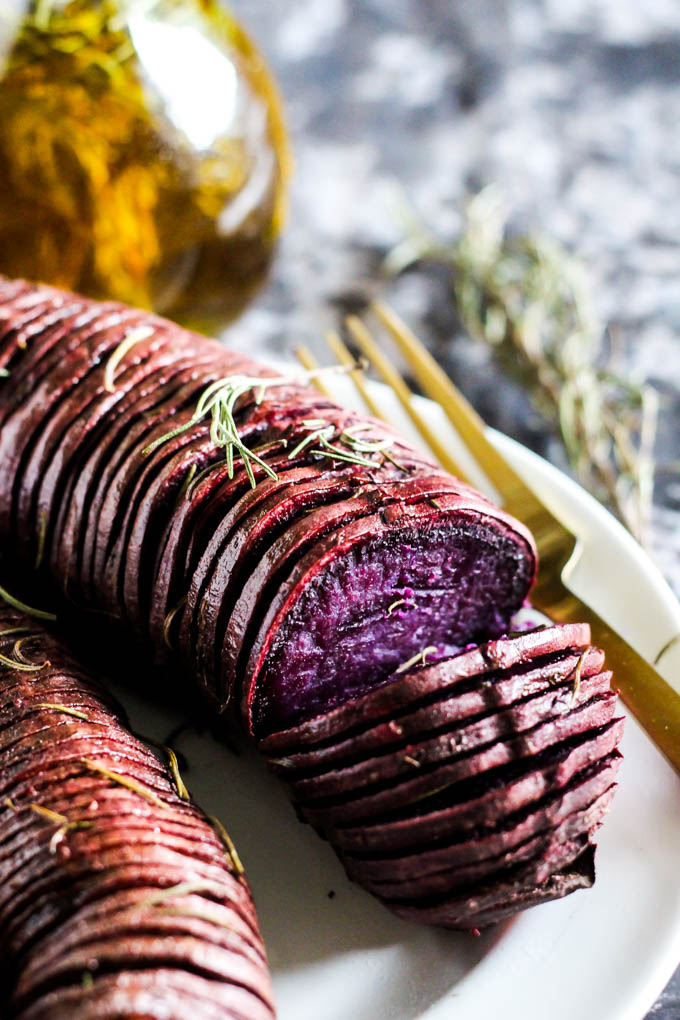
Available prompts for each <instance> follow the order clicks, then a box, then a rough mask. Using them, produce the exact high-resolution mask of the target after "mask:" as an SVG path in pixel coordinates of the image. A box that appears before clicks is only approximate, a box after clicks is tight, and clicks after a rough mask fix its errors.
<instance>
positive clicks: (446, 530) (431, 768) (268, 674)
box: [0, 281, 620, 927]
mask: <svg viewBox="0 0 680 1020" xmlns="http://www.w3.org/2000/svg"><path fill="white" fill-rule="evenodd" d="M0 315H1V316H2V317H3V319H4V327H3V329H2V331H0V367H4V368H5V369H6V370H7V372H8V373H9V375H8V377H7V379H6V380H4V382H3V381H0V536H2V538H4V539H5V540H8V541H9V542H11V546H12V548H13V549H14V550H16V552H17V555H18V556H19V557H20V558H21V559H22V560H23V561H24V562H26V563H29V564H35V563H36V562H37V563H38V564H39V565H40V570H41V571H42V572H43V573H44V574H48V575H49V576H50V578H51V580H52V581H54V582H56V583H57V585H58V586H59V587H60V588H61V590H62V591H63V593H64V594H65V595H66V596H67V597H68V599H70V600H71V602H72V603H76V604H81V605H83V606H88V607H95V608H97V609H99V610H104V611H106V612H108V613H109V614H112V615H113V616H114V617H115V618H116V619H117V620H119V621H120V622H122V623H123V624H124V625H125V626H127V628H128V629H129V630H130V631H133V632H135V634H136V635H137V637H138V638H139V639H140V640H141V641H142V642H144V643H145V644H146V645H147V646H148V647H150V648H151V649H152V650H153V654H154V656H155V658H156V661H157V662H158V663H159V664H173V665H174V664H175V663H178V662H181V664H182V667H183V670H184V672H185V674H186V675H187V676H188V677H190V678H191V680H192V681H193V683H194V684H195V685H197V686H198V688H200V690H201V691H202V692H203V694H204V696H205V698H206V699H207V701H208V703H210V704H212V706H213V708H214V710H215V711H217V712H220V713H221V712H224V711H225V710H226V709H228V708H234V709H239V710H240V716H241V720H242V724H243V726H244V728H245V729H246V731H247V732H248V733H249V734H250V735H251V737H252V738H253V739H254V740H255V741H256V742H257V743H258V745H259V746H260V747H261V748H262V750H263V753H264V754H265V755H266V756H267V758H268V759H269V760H270V761H271V764H272V768H274V769H275V770H276V771H278V772H280V773H282V774H283V775H284V778H285V779H286V780H287V781H289V782H290V783H291V791H292V794H293V798H294V800H295V802H296V805H297V810H298V813H299V814H300V816H301V817H302V818H303V819H305V820H307V821H309V822H310V823H312V824H313V825H314V826H315V827H316V828H317V829H318V830H319V831H320V832H321V833H322V834H323V835H324V836H326V837H328V838H329V839H330V841H331V842H332V844H333V846H334V848H335V849H336V850H337V852H338V853H339V854H340V856H341V858H342V860H343V861H344V863H345V866H346V868H347V871H348V873H349V874H350V875H351V877H353V878H354V879H355V880H357V881H359V882H361V883H362V884H364V885H365V886H366V887H367V888H369V889H370V890H371V891H372V892H373V893H375V894H376V895H378V896H380V898H381V899H383V900H384V901H385V902H386V904H387V905H388V906H389V907H390V908H391V909H393V910H396V911H397V912H398V913H401V914H403V915H405V916H410V917H417V918H419V919H422V920H425V921H427V922H431V923H440V924H445V925H449V926H453V927H473V926H479V925H481V924H484V923H490V922H491V921H492V920H494V919H496V918H497V917H501V916H504V914H506V913H508V912H511V911H512V910H515V909H519V908H521V907H523V906H525V905H529V904H530V903H532V902H538V901H540V900H542V899H549V898H552V897H554V896H559V895H563V894H564V893H565V892H568V891H570V890H571V889H574V888H578V887H580V886H584V885H588V884H590V883H591V882H592V879H593V866H592V855H593V847H592V842H591V836H592V833H593V832H594V830H595V828H596V827H597V825H598V824H599V823H600V821H601V818H602V815H603V813H604V811H605V809H606V806H607V804H608V802H609V799H610V798H611V791H612V790H613V784H614V777H615V772H616V765H617V752H616V749H615V746H616V742H617V740H618V737H619V735H620V723H619V722H615V721H613V711H614V701H615V698H614V696H613V695H612V694H611V693H609V676H608V674H606V673H603V672H602V668H601V667H602V657H601V655H600V654H599V653H597V652H595V651H589V650H588V640H589V635H588V632H587V628H580V629H577V630H574V629H571V628H564V629H561V628H556V629H554V630H551V631H549V632H546V634H545V635H543V637H539V638H538V639H534V638H532V639H529V638H527V639H523V638H522V639H519V641H518V640H515V639H512V638H510V639H508V640H507V641H506V642H503V641H500V642H499V641H498V640H497V639H499V638H501V637H502V635H504V634H506V633H507V631H508V629H509V627H510V621H511V620H512V617H513V615H514V614H515V612H516V611H517V610H518V609H519V608H520V607H521V606H522V604H523V603H524V601H525V600H526V597H527V595H528V593H529V590H530V587H531V584H532V581H533V578H534V575H535V570H536V554H535V547H534V544H533V541H532V538H531V536H530V535H529V533H528V532H527V530H526V529H525V528H524V527H523V526H522V525H521V524H520V523H519V522H517V521H516V520H514V519H513V518H511V517H510V516H508V515H507V514H505V513H504V512H503V511H501V510H499V509H498V508H497V507H495V506H493V505H492V504H491V503H489V501H488V500H487V499H485V498H484V497H483V496H481V495H480V494H479V493H477V492H475V491H474V490H472V489H470V488H469V487H468V486H466V485H464V484H463V483H461V482H460V481H458V480H457V479H455V478H453V477H451V476H450V475H448V474H446V473H445V472H444V471H442V469H441V468H439V467H438V466H437V465H436V464H434V463H433V462H432V461H431V460H430V459H429V458H428V457H426V456H425V455H424V454H423V453H421V452H420V451H418V450H416V449H415V448H413V447H411V446H410V445H409V444H408V443H406V442H405V441H404V440H403V439H401V438H400V437H399V435H398V434H397V433H395V432H394V431H393V430H391V429H390V428H389V427H388V426H386V425H384V424H382V423H380V422H377V421H375V420H373V419H370V418H367V417H365V416H362V415H359V414H356V413H354V412H351V411H347V410H345V409H342V408H340V407H338V406H336V405H334V404H333V403H332V402H330V401H329V400H327V399H326V398H324V397H323V396H320V395H319V394H318V393H317V392H316V391H315V390H314V389H312V388H310V387H309V386H305V385H301V383H300V382H299V381H296V379H294V378H291V379H290V380H280V379H279V380H276V381H273V380H275V379H276V377H275V374H274V373H273V372H271V371H269V370H267V369H264V368H262V367H261V366H258V365H256V364H254V363H252V362H250V361H248V360H247V359H245V358H244V357H242V356H240V355H235V354H232V353H229V352H227V351H226V350H224V349H223V348H222V347H221V346H220V345H218V344H217V343H215V342H214V341H211V340H207V339H205V338H203V337H199V336H197V335H196V334H192V333H189V332H187V331H184V330H182V329H180V328H179V327H177V326H175V325H173V324H171V323H168V322H166V321H164V320H162V319H159V318H157V317H155V316H151V315H148V314H146V313H142V312H134V311H131V310H130V309H127V308H124V307H122V306H118V305H113V304H105V305H103V304H101V305H100V304H96V303H95V302H91V301H86V300H85V299H81V298H76V297H74V296H72V295H68V294H65V293H63V292H59V291H56V290H54V289H52V288H48V287H34V286H31V285H28V284H26V283H23V282H21V281H18V282H17V281H4V282H2V283H0ZM243 375H245V376H247V377H249V378H250V379H251V385H249V386H246V387H245V388H244V389H243V392H242V394H241V396H240V397H239V398H238V400H237V401H236V402H235V403H234V405H233V408H234V409H233V422H232V423H231V424H232V425H233V431H232V432H231V433H229V434H228V435H227V438H226V439H225V430H224V422H223V421H222V422H221V423H220V422H219V421H218V423H217V425H213V430H212V431H211V422H210V419H209V417H201V418H200V419H199V418H198V417H196V416H195V414H194V412H195V409H196V408H197V404H198V402H199V400H200V398H201V396H202V395H204V394H206V390H207V388H208V387H210V386H211V385H212V384H215V383H216V381H218V380H225V379H227V380H229V382H230V385H231V384H233V383H234V380H235V377H236V376H239V377H240V376H243ZM260 381H261V382H260ZM262 384H264V386H265V388H266V389H265V390H264V391H261V390H260V388H259V387H260V386H261V385H262ZM215 389H216V386H213V391H214V390H215ZM213 391H211V392H213ZM220 430H221V431H220ZM234 434H235V435H236V437H237V439H238V443H239V444H243V445H239V446H236V447H234V445H233V439H230V438H229V435H231V436H232V437H233V435H234ZM225 444H226V446H227V452H229V449H230V448H231V454H232V459H231V460H230V459H229V458H228V457H225ZM249 451H252V455H253V457H254V456H255V455H256V454H257V458H258V459H257V461H255V460H253V459H252V458H251V455H250V453H249ZM250 471H252V477H251V476H250V474H249V472H250ZM536 641H537V642H538V643H536ZM487 642H491V644H488V643H487ZM532 642H533V643H532ZM469 646H474V647H473V648H472V649H471V650H470V651H467V652H464V653H463V654H462V655H461V649H465V648H467V647H469ZM534 648H542V649H543V650H542V651H540V652H535V653H534V651H532V649H534ZM494 656H500V659H498V662H497V668H495V669H494V670H492V671H491V672H490V670H489V668H488V663H489V662H494V661H496V660H495V659H494ZM506 659H507V664H505V662H506ZM433 660H434V664H433ZM419 662H420V665H419ZM459 671H462V679H460V678H459V679H458V680H457V681H456V685H457V687H456V697H453V696H452V689H451V688H452V681H451V679H450V678H451V677H452V676H457V674H458V672H459ZM525 673H526V674H527V677H528V678H527V677H525V676H524V674H525ZM524 680H526V682H527V683H529V684H530V685H531V684H533V685H534V686H535V693H534V687H530V688H527V691H529V690H530V692H531V693H527V692H526V691H525V690H524V688H523V686H522V684H523V682H524ZM459 690H460V694H461V696H460V697H458V696H457V695H458V693H459ZM487 693H488V696H487ZM496 696H498V700H497V701H496V700H495V698H496ZM402 720H403V721H402ZM471 741H472V743H471ZM473 748H474V750H473ZM421 754H422V755H424V758H423V761H422V762H421V760H420V756H421ZM413 762H415V764H413ZM404 763H405V764H404ZM593 768H595V770H596V772H597V776H596V778H595V779H593V778H592V777H591V775H590V771H589V770H592V769H593ZM416 770H417V777H416V776H415V775H414V772H415V771H416ZM525 816H526V817H525ZM526 819H530V820H529V821H527V820H526ZM510 846H512V848H513V849H512V852H511V853H510V852H509V850H508V849H507V848H508V847H510ZM428 854H434V855H435V856H434V857H433V861H434V862H435V863H433V866H432V869H431V872H430V871H428V872H427V873H426V874H425V873H423V874H421V872H420V869H419V866H416V867H415V868H414V867H413V864H414V862H415V861H416V860H417V861H420V860H421V858H422V859H423V860H428V859H429V858H428V856H427V855H428ZM508 854H509V855H508ZM409 855H410V860H407V861H406V863H404V864H403V867H402V865H401V864H400V863H399V862H401V861H404V860H405V859H406V858H409ZM400 867H401V869H402V870H401V871H400V870H399V868H400ZM409 876H410V877H409ZM435 876H436V877H435Z"/></svg>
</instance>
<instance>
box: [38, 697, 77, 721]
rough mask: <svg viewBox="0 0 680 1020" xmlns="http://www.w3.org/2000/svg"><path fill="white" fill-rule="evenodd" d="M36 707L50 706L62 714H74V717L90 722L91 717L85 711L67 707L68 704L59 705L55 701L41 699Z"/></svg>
mask: <svg viewBox="0 0 680 1020" xmlns="http://www.w3.org/2000/svg"><path fill="white" fill-rule="evenodd" d="M35 707H36V708H49V709H51V710H52V711H53V712H61V713H62V715H72V716H73V718H74V719H82V721H83V722H89V721H90V717H89V716H88V715H85V713H84V712H79V711H78V709H76V708H67V707H66V705H58V704H57V703H56V702H54V701H41V702H40V703H39V704H38V705H36V706H35Z"/></svg>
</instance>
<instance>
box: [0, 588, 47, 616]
mask: <svg viewBox="0 0 680 1020" xmlns="http://www.w3.org/2000/svg"><path fill="white" fill-rule="evenodd" d="M0 599H2V600H3V601H4V602H6V603H7V605H8V606H12V608H13V609H18V610H20V612H22V613H26V615H27V616H35V618H36V619H37V620H52V621H54V620H56V618H57V614H56V613H46V612H45V611H44V610H43V609H34V608H33V607H32V606H27V605H26V603H25V602H21V600H20V599H18V598H15V596H14V595H10V593H9V592H8V591H7V590H6V589H5V588H3V587H1V586H0Z"/></svg>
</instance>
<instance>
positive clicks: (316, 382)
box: [295, 344, 335, 400]
mask: <svg viewBox="0 0 680 1020" xmlns="http://www.w3.org/2000/svg"><path fill="white" fill-rule="evenodd" d="M295 356H296V357H297V359H298V361H299V362H300V364H301V365H302V367H303V368H306V369H307V371H308V372H313V371H314V369H315V368H318V367H319V362H318V361H317V360H316V358H315V357H314V355H313V354H312V352H311V351H310V349H309V347H305V346H304V345H303V344H301V345H300V346H299V347H296V348H295ZM312 386H315V387H316V389H317V390H318V391H319V393H321V394H323V396H324V397H328V399H329V400H335V397H334V396H333V394H332V393H331V391H330V390H329V389H328V387H327V386H326V384H325V383H324V382H323V380H322V379H318V378H317V379H312Z"/></svg>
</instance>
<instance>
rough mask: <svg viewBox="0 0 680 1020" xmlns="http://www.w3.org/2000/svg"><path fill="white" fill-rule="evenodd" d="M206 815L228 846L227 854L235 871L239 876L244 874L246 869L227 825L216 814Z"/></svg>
mask: <svg viewBox="0 0 680 1020" xmlns="http://www.w3.org/2000/svg"><path fill="white" fill-rule="evenodd" d="M206 817H207V819H208V821H209V822H210V824H211V825H212V827H213V829H214V830H215V832H216V833H217V835H218V836H219V837H220V839H221V840H222V842H223V843H224V846H225V847H226V850H227V856H228V857H229V859H230V861H231V863H232V865H233V867H234V871H235V872H236V874H237V875H239V877H240V876H241V875H244V874H245V869H244V867H243V865H242V864H241V858H240V857H239V855H238V853H237V852H236V847H235V846H234V844H233V843H232V840H231V836H230V835H229V833H228V832H227V830H226V829H225V827H224V826H223V825H222V822H221V821H220V820H219V818H215V816H214V815H207V816H206Z"/></svg>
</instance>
